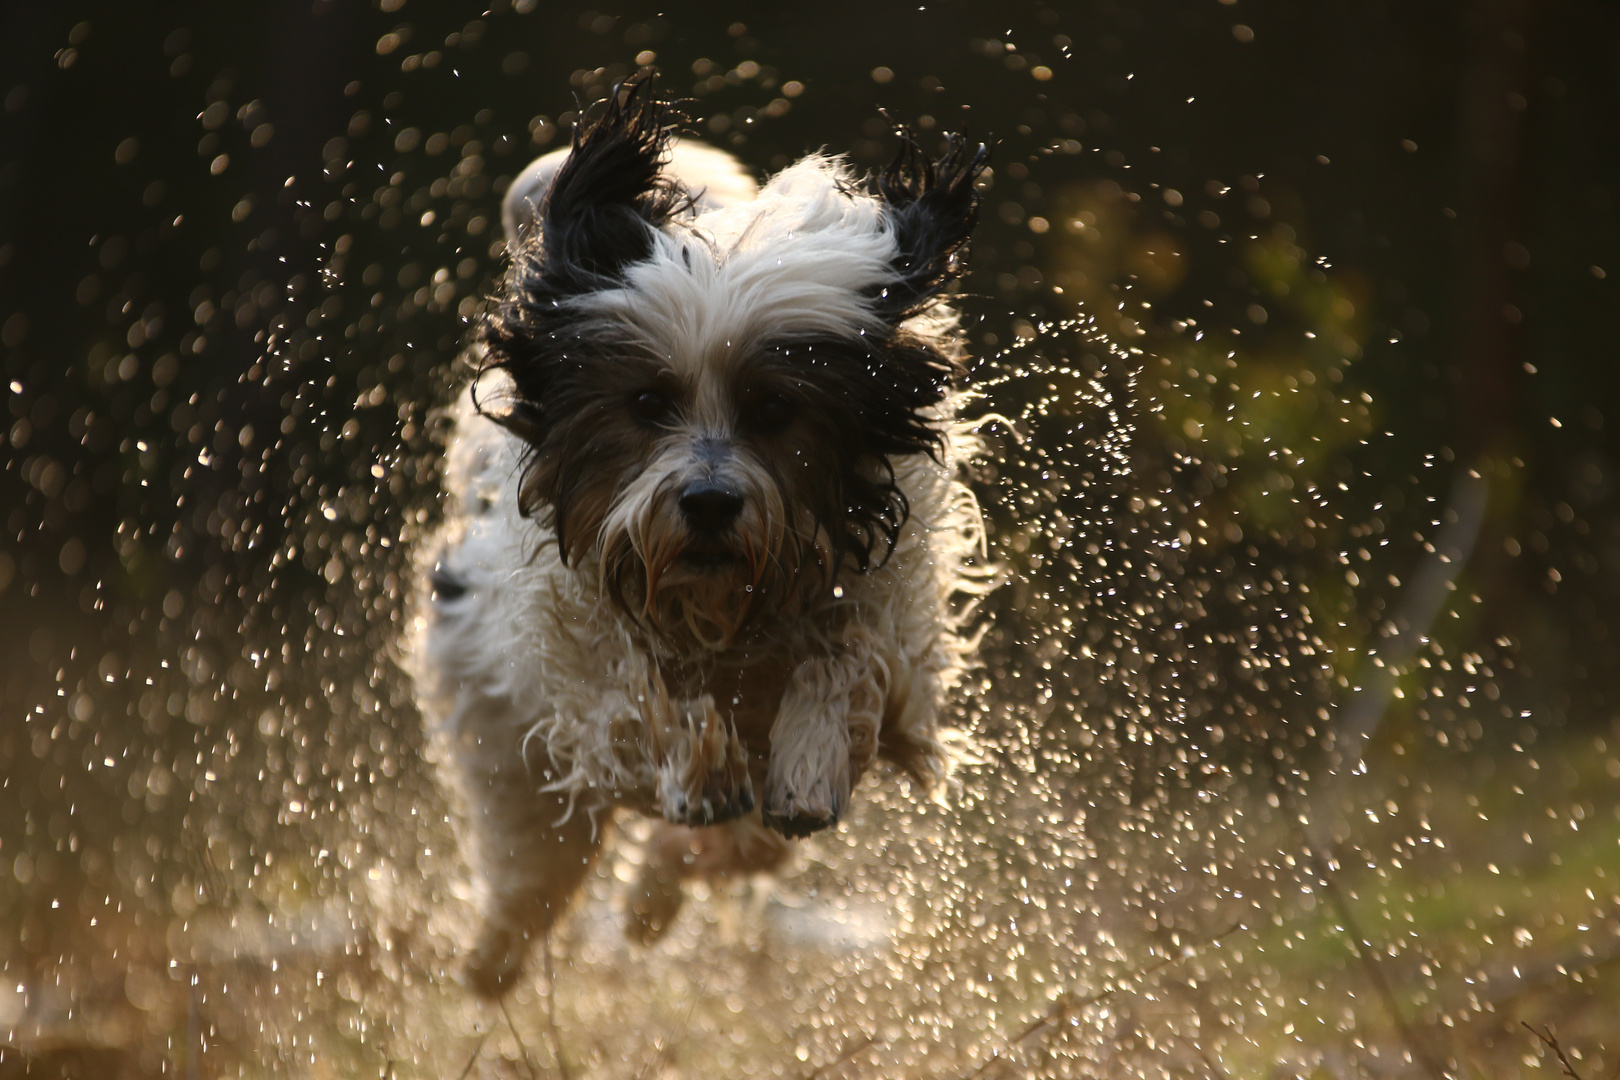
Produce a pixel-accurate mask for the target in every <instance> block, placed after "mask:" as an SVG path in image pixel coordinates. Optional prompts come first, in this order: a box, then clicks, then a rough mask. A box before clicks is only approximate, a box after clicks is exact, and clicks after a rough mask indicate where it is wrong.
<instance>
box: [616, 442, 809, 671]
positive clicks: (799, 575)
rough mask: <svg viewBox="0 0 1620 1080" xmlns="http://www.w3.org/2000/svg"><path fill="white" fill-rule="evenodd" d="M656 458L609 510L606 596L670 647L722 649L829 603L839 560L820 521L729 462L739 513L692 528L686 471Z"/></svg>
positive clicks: (761, 474) (678, 650)
mask: <svg viewBox="0 0 1620 1080" xmlns="http://www.w3.org/2000/svg"><path fill="white" fill-rule="evenodd" d="M659 466H660V463H659V461H658V460H656V459H655V460H654V462H653V463H651V464H650V465H649V467H648V468H646V469H644V470H643V471H642V472H641V473H640V474H639V475H638V476H637V477H636V478H635V479H633V480H632V481H631V482H630V483H629V484H628V485H626V486H625V487H624V488H623V490H622V491H620V492H619V494H618V495H617V497H616V498H615V499H614V500H613V502H612V504H611V505H610V507H609V509H608V512H607V514H606V516H605V517H604V519H603V521H602V527H601V530H600V533H599V534H598V542H599V545H600V547H599V552H600V563H599V566H600V573H601V577H602V581H601V584H602V591H603V592H604V593H605V594H606V595H607V596H609V597H610V598H611V599H612V600H613V601H614V602H615V603H616V604H617V605H618V606H619V608H620V609H621V610H622V611H624V612H625V614H627V615H628V616H629V617H630V618H631V619H633V620H634V621H635V622H636V623H638V624H639V625H641V626H642V627H644V628H645V629H646V630H647V631H648V632H649V633H650V634H651V635H652V636H653V637H654V638H655V639H656V640H657V641H658V642H659V644H660V645H662V646H663V647H664V648H665V649H666V650H668V651H670V652H672V653H674V654H676V655H691V654H693V653H697V652H705V651H719V650H724V649H727V648H729V647H731V646H733V645H736V644H739V643H741V642H745V641H753V640H756V639H761V638H765V637H768V636H769V633H770V631H769V628H770V627H772V626H780V625H781V623H782V619H783V617H784V616H790V615H793V614H796V613H798V612H801V611H803V610H804V609H805V608H806V607H807V606H808V605H810V604H812V603H814V602H815V600H816V599H817V598H818V597H825V596H827V595H828V594H829V593H830V592H831V590H832V586H833V579H834V577H835V576H836V572H837V566H838V557H837V554H836V549H835V547H834V545H833V543H832V541H831V538H830V537H829V535H828V533H827V530H826V529H825V528H824V527H823V526H822V525H821V523H820V522H819V521H818V520H817V519H816V516H815V515H814V514H813V513H812V512H811V511H810V510H809V509H808V508H806V507H805V506H803V505H801V504H799V503H798V501H797V500H795V499H794V498H793V497H792V493H791V492H787V491H784V490H783V488H782V486H781V485H780V484H778V483H777V482H776V481H775V479H774V478H773V477H772V476H771V475H770V473H769V471H768V470H767V469H765V468H764V467H763V466H762V465H760V464H759V463H758V462H751V461H748V460H746V459H744V458H741V457H738V458H733V459H732V461H730V462H729V463H728V467H727V471H726V479H727V481H728V482H729V483H730V484H732V485H733V486H735V487H736V488H737V489H738V490H739V491H741V492H742V493H743V496H744V503H743V509H742V511H741V512H740V513H739V514H738V516H737V518H736V520H735V521H733V522H732V523H731V524H730V526H728V527H727V528H726V529H724V530H720V531H717V532H704V531H699V530H696V529H694V528H693V527H692V526H691V525H690V523H689V522H688V521H687V520H686V518H685V516H684V515H683V514H682V512H681V510H680V507H679V504H678V500H679V494H680V491H681V490H682V489H683V487H684V486H685V484H686V483H687V482H689V480H690V478H691V476H690V470H685V469H681V468H678V467H670V466H669V465H668V463H666V464H665V467H662V468H660V467H659Z"/></svg>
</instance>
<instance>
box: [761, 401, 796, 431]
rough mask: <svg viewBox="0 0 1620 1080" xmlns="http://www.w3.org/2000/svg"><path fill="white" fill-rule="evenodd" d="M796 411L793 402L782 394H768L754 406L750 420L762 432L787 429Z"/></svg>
mask: <svg viewBox="0 0 1620 1080" xmlns="http://www.w3.org/2000/svg"><path fill="white" fill-rule="evenodd" d="M796 411H797V410H796V409H795V408H794V405H793V402H792V401H790V400H789V399H788V398H785V397H783V396H782V395H781V394H766V395H765V396H764V397H762V398H760V399H759V400H758V401H757V402H756V403H755V404H754V408H753V415H752V416H751V417H750V418H749V419H751V420H752V421H753V423H754V426H755V427H757V428H759V429H760V430H761V431H776V430H778V429H780V428H784V427H786V426H787V425H788V424H789V423H790V422H791V421H792V420H793V415H794V413H795V412H796Z"/></svg>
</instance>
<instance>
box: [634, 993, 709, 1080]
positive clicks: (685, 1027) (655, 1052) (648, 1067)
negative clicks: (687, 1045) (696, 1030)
mask: <svg viewBox="0 0 1620 1080" xmlns="http://www.w3.org/2000/svg"><path fill="white" fill-rule="evenodd" d="M697 1003H698V999H697V995H696V994H693V995H692V1000H691V1001H689V1002H687V1004H686V1016H685V1017H683V1018H682V1020H681V1028H680V1031H679V1033H677V1034H676V1035H675V1037H674V1039H673V1040H671V1042H670V1046H671V1048H673V1047H676V1046H679V1045H680V1044H681V1040H682V1039H684V1038H686V1033H687V1032H688V1031H691V1030H692V1014H693V1013H694V1012H696V1011H697ZM659 1058H664V1060H665V1063H666V1064H667V1063H668V1061H669V1058H668V1057H667V1056H666V1051H665V1049H664V1041H663V1040H662V1039H659V1040H657V1041H656V1042H654V1043H653V1045H652V1047H651V1049H649V1050H648V1052H647V1060H646V1061H644V1062H642V1063H641V1068H640V1069H638V1070H636V1077H635V1080H642V1078H643V1077H645V1076H646V1075H647V1074H648V1073H649V1072H651V1071H652V1067H653V1063H654V1062H655V1061H657V1060H658V1059H659Z"/></svg>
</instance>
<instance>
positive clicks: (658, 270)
mask: <svg viewBox="0 0 1620 1080" xmlns="http://www.w3.org/2000/svg"><path fill="white" fill-rule="evenodd" d="M672 121H673V113H672V111H671V109H670V107H669V106H668V105H666V104H664V103H662V102H660V101H659V100H658V99H657V98H656V97H655V95H654V94H653V92H652V90H651V86H650V80H649V79H648V78H645V77H642V78H636V79H632V80H629V81H628V82H627V83H626V84H624V85H623V86H621V87H619V88H618V89H617V90H616V92H615V94H614V95H613V97H612V98H611V99H610V100H609V101H608V102H607V103H606V106H605V109H603V111H602V112H601V113H600V116H599V117H598V118H597V119H596V120H594V121H593V122H587V121H585V120H583V119H582V120H581V121H580V123H579V125H578V126H577V127H576V128H575V130H574V134H573V143H572V146H571V147H570V148H569V149H568V150H566V151H560V152H558V153H554V154H549V155H547V156H545V157H542V158H540V159H539V160H538V161H536V162H534V163H533V164H532V165H530V166H529V168H528V169H527V170H525V171H524V173H523V174H522V175H521V176H519V177H518V179H517V180H516V182H515V183H514V184H513V185H512V187H511V189H510V191H509V192H508V194H507V196H506V201H505V206H504V212H505V213H504V216H505V221H506V226H507V238H508V244H509V250H510V253H511V258H510V265H509V267H508V268H507V270H506V273H505V276H504V278H503V280H502V282H501V284H500V286H499V288H498V292H497V295H496V296H495V297H494V299H493V300H492V302H491V304H490V306H489V310H488V312H487V314H486V315H485V317H484V319H483V321H482V324H481V326H480V327H479V330H478V334H477V342H476V346H475V360H476V364H477V368H478V374H477V376H476V377H475V378H474V379H473V381H472V385H471V386H470V387H469V388H468V389H467V390H466V391H465V392H464V394H463V396H462V398H461V400H460V403H459V405H458V406H457V410H456V417H455V430H454V434H453V436H452V438H451V441H450V445H449V448H448V451H447V460H446V465H445V475H446V478H447V486H448V489H449V503H448V506H447V512H446V515H445V518H446V520H445V523H444V525H443V526H442V528H441V529H440V530H439V531H438V532H437V533H436V534H435V535H434V536H432V537H431V538H429V540H428V541H427V542H426V543H425V545H424V546H423V549H422V552H423V554H422V558H423V576H424V579H425V582H426V584H425V586H424V598H423V600H422V602H421V604H420V617H419V618H418V619H417V620H416V627H417V629H416V634H415V637H414V638H413V640H412V642H411V646H410V652H411V667H412V672H413V675H414V677H415V680H416V685H417V689H418V696H419V698H420V701H421V705H422V708H423V712H424V713H425V715H426V716H427V717H428V718H429V721H430V723H432V724H433V726H434V730H435V732H436V738H437V745H438V747H439V751H438V752H439V754H440V756H441V757H442V759H443V765H444V766H445V771H446V773H447V775H448V777H449V778H450V779H451V781H452V783H453V786H454V788H455V791H456V793H457V795H458V797H459V799H460V801H461V803H462V811H463V830H464V836H465V839H466V842H467V845H468V848H469V857H470V860H471V862H472V865H473V867H474V869H475V871H476V873H477V875H478V879H479V886H480V888H481V890H482V893H483V895H482V912H483V917H484V920H485V923H484V927H483V929H482V932H481V937H480V942H479V945H478V947H477V950H476V953H475V955H474V957H473V959H472V962H471V965H470V974H471V978H472V981H473V984H474V986H475V987H476V988H477V989H478V990H480V991H481V992H483V993H486V994H499V993H501V992H502V991H503V990H504V988H506V987H507V986H509V985H510V983H511V980H512V978H513V977H514V975H515V974H516V973H517V971H518V969H519V968H520V966H521V964H522V962H523V959H524V956H525V954H526V952H527V950H528V945H527V942H528V939H529V938H530V937H532V936H535V935H538V934H541V933H544V932H545V931H546V930H547V929H548V928H549V927H550V925H551V924H552V923H553V922H554V921H555V919H556V918H557V917H558V915H559V914H560V913H561V912H562V911H563V910H564V908H565V907H566V905H567V903H568V901H569V898H570V897H571V895H572V894H573V893H574V892H575V891H576V889H577V888H578V887H579V885H580V884H581V882H582V881H583V880H584V877H585V875H586V872H587V868H588V865H589V862H590V859H591V857H592V855H593V853H594V852H595V851H596V849H597V847H598V845H599V844H600V842H601V839H602V837H603V834H604V830H605V826H606V825H607V822H608V819H609V817H610V816H611V814H612V812H613V811H614V809H615V808H619V807H628V808H631V809H634V810H637V811H640V812H642V813H645V814H650V815H655V816H658V817H661V818H662V819H664V820H665V821H666V822H668V823H670V824H669V825H668V826H665V827H663V828H662V831H661V832H660V833H659V834H658V835H657V836H656V837H655V841H654V843H653V845H652V851H651V853H650V857H649V859H648V861H647V863H646V869H645V871H644V874H643V880H642V883H641V886H640V887H639V889H638V891H637V893H636V895H635V897H634V898H633V900H632V902H631V917H632V922H631V929H632V932H633V933H635V934H636V935H637V936H640V937H642V938H643V939H651V938H652V937H654V936H656V935H657V934H658V933H659V932H661V930H662V929H663V928H664V926H666V925H667V923H668V921H669V919H670V917H671V916H672V915H673V914H674V912H675V910H676V908H677V907H678V906H679V902H680V884H679V882H680V879H681V878H683V877H690V876H692V875H694V874H710V875H718V874H725V873H730V872H743V871H748V870H755V869H768V868H771V867H773V866H775V865H776V864H777V863H779V862H780V861H781V860H782V859H783V857H784V855H785V853H786V851H787V845H786V842H785V840H784V839H783V838H784V837H799V836H804V835H806V834H808V833H810V832H813V831H815V830H817V829H823V828H826V827H828V826H830V825H833V824H835V823H836V822H837V821H838V819H839V816H840V815H841V814H842V813H843V812H844V810H845V808H846V807H847V806H848V804H849V799H850V792H851V789H852V787H853V786H854V785H855V783H856V782H857V781H858V780H859V779H860V777H861V775H862V774H863V773H864V772H865V771H866V770H867V769H868V768H869V767H870V766H871V765H872V763H873V761H874V760H875V759H877V758H884V759H887V760H888V761H890V762H892V763H893V764H894V765H896V766H897V767H898V768H899V769H901V770H902V771H904V772H905V773H906V774H907V775H909V776H910V777H911V778H912V779H913V780H914V781H916V782H917V783H918V784H920V785H921V786H922V787H923V788H925V789H927V790H929V791H931V792H937V791H938V790H939V788H940V787H941V785H942V783H943V781H944V780H945V779H946V777H947V776H948V775H949V772H950V769H951V765H952V761H953V758H954V756H955V751H954V750H953V738H952V735H953V733H951V732H949V731H946V730H942V729H941V727H940V724H939V715H938V714H939V709H940V703H941V697H942V695H943V693H944V692H945V691H946V690H947V689H948V688H949V687H950V686H951V685H952V684H953V683H954V682H955V681H956V680H958V679H959V677H960V676H961V674H962V672H963V670H964V668H965V667H966V665H967V664H968V662H969V660H970V655H971V652H972V647H971V644H970V642H969V641H968V639H967V638H966V637H965V636H964V634H963V633H962V628H963V624H964V622H965V620H966V617H967V616H966V611H967V609H968V608H969V607H971V603H972V599H973V597H974V596H975V595H977V594H978V593H981V592H982V591H983V590H984V588H985V586H986V580H987V579H986V573H985V570H984V565H983V562H982V559H978V558H977V556H978V555H979V553H980V549H981V546H982V537H983V534H982V526H981V521H980V516H979V511H978V506H977V504H976V503H975V501H974V498H973V496H972V494H971V493H970V492H969V490H968V489H967V488H966V487H965V486H964V485H963V484H962V483H961V481H960V480H959V478H958V473H959V471H960V468H961V466H962V463H963V462H964V460H965V458H966V456H967V455H968V454H969V453H970V452H971V450H972V443H971V437H970V436H968V435H967V434H966V433H965V431H964V430H963V429H962V428H961V427H960V425H959V424H958V423H957V421H956V408H957V405H958V403H959V399H960V396H961V394H962V391H961V389H960V388H959V385H958V384H959V382H960V376H961V374H962V358H963V345H962V342H961V335H960V334H959V332H958V330H957V322H956V315H955V313H954V312H953V311H952V310H951V309H950V308H949V307H948V306H946V304H945V303H944V302H943V301H942V299H941V297H942V294H943V293H944V291H945V290H946V289H947V288H948V287H949V286H950V284H951V283H952V282H953V281H954V280H955V279H956V278H957V277H958V276H959V275H960V274H961V272H962V259H963V256H964V255H965V251H966V243H967V240H968V235H969V233H970V232H971V231H972V229H973V226H974V222H975V220H976V218H977V213H978V195H977V193H976V191H975V188H974V181H975V180H976V178H977V177H978V176H979V175H980V173H981V172H982V171H983V169H984V167H985V162H986V158H987V151H986V150H985V148H984V147H982V146H980V147H976V148H969V147H968V145H967V144H966V143H965V142H964V141H963V140H961V139H960V138H954V137H953V138H952V139H950V140H949V143H948V148H947V150H946V152H945V155H944V157H943V158H942V159H940V160H938V161H931V160H929V159H928V158H927V157H925V156H924V155H923V154H922V153H921V152H920V151H919V149H918V148H917V146H916V144H915V142H914V141H913V140H912V139H911V138H909V136H908V137H904V138H903V142H902V146H901V150H900V153H899V156H898V157H897V158H896V160H895V162H894V163H893V164H892V165H890V166H889V167H888V168H887V169H885V170H884V171H882V172H881V173H879V174H878V175H876V176H875V177H872V178H870V179H869V180H862V179H858V178H857V177H856V176H855V175H854V174H853V173H852V171H851V169H850V167H849V165H848V164H847V163H846V162H844V161H843V160H842V159H840V158H837V157H829V156H824V155H819V154H818V155H812V156H809V157H806V158H804V159H803V160H801V161H799V162H798V163H797V164H794V165H792V166H790V167H788V168H786V169H784V170H782V171H781V172H780V173H778V174H776V175H775V176H774V177H772V178H771V179H770V180H769V181H768V182H767V183H766V184H765V185H764V186H763V187H759V188H757V187H756V185H755V184H754V182H753V180H752V179H751V178H750V177H749V176H748V175H747V174H746V173H745V172H744V171H743V170H742V168H741V166H740V165H739V164H738V163H737V162H736V161H735V160H734V159H733V158H731V157H730V156H729V155H727V154H724V153H722V152H720V151H718V150H713V149H710V148H708V147H705V146H702V145H699V144H695V143H691V142H682V141H679V140H676V139H674V138H673V137H672V128H673V122H672Z"/></svg>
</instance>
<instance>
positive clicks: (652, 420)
mask: <svg viewBox="0 0 1620 1080" xmlns="http://www.w3.org/2000/svg"><path fill="white" fill-rule="evenodd" d="M673 407H674V406H673V405H672V404H671V402H670V400H669V398H667V397H665V396H664V395H663V394H660V393H659V392H658V391H656V390H643V391H641V393H639V394H637V395H636V396H635V397H634V398H633V399H631V401H630V411H631V412H633V413H635V414H636V418H637V419H638V420H644V421H646V422H647V423H649V424H656V423H658V422H659V421H661V420H663V419H664V418H665V417H667V416H669V413H670V409H672V408H673Z"/></svg>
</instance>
